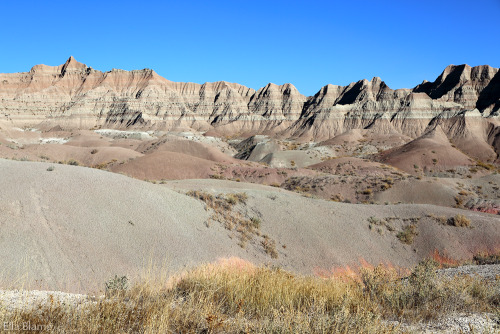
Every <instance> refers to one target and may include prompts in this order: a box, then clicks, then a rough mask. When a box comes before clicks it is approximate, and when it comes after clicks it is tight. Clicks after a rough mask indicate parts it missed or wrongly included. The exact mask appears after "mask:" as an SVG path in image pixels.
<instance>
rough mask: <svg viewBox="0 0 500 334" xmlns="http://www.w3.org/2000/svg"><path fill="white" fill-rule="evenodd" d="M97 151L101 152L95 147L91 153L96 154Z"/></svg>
mask: <svg viewBox="0 0 500 334" xmlns="http://www.w3.org/2000/svg"><path fill="white" fill-rule="evenodd" d="M97 152H99V151H98V150H97V149H95V148H94V149H93V150H92V151H90V154H96V153H97Z"/></svg>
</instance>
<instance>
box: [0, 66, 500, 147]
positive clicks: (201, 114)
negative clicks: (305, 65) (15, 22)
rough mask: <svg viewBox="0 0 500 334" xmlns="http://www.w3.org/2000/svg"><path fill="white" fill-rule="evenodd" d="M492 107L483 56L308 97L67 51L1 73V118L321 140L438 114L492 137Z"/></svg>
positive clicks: (498, 102) (498, 92) (449, 126)
mask: <svg viewBox="0 0 500 334" xmlns="http://www.w3.org/2000/svg"><path fill="white" fill-rule="evenodd" d="M499 109H500V74H499V69H497V68H492V67H490V66H487V65H485V66H477V67H470V66H468V65H459V66H453V65H450V66H448V67H447V68H446V69H445V70H444V71H443V73H442V74H441V75H440V76H439V77H438V78H437V79H436V80H435V81H434V82H426V81H424V82H423V83H422V84H420V85H418V86H417V87H415V88H413V89H398V90H393V89H391V88H389V87H388V86H387V85H386V84H385V83H384V82H383V81H382V80H381V79H380V78H377V77H375V78H373V79H372V80H370V81H368V80H366V79H365V80H360V81H358V82H355V83H352V84H350V85H348V86H335V85H327V86H324V87H323V88H321V89H320V91H319V92H318V93H317V94H315V95H314V96H310V97H306V96H304V95H302V94H300V93H299V92H298V90H297V89H296V88H295V87H294V86H293V85H292V84H284V85H281V86H278V85H274V84H271V83H270V84H268V85H266V86H265V87H263V88H261V89H259V90H258V91H255V90H254V89H252V88H248V87H245V86H242V85H239V84H236V83H228V82H224V81H221V82H213V83H205V84H196V83H181V82H172V81H169V80H167V79H165V78H163V77H161V76H159V75H158V74H156V73H155V72H154V71H153V70H150V69H144V70H136V71H123V70H111V71H108V72H101V71H97V70H94V69H92V68H91V67H88V66H86V65H85V64H82V63H79V62H77V61H76V60H75V59H74V58H73V57H70V58H69V59H68V60H67V61H66V63H65V64H63V65H60V66H46V65H37V66H34V67H33V68H32V69H31V71H30V72H26V73H13V74H0V113H1V114H0V120H1V119H3V120H5V119H7V120H10V121H12V122H14V123H15V124H17V125H31V126H34V125H36V124H38V123H40V122H46V123H47V124H53V123H54V124H56V123H57V124H60V125H62V126H68V127H84V128H91V127H95V126H106V127H115V128H124V127H125V128H126V127H142V128H149V129H161V130H169V129H179V128H192V129H195V130H200V131H209V130H211V131H215V132H218V133H220V134H225V135H235V134H256V133H263V134H278V135H281V136H287V137H300V138H302V139H312V140H324V139H328V138H331V137H334V136H336V135H338V134H340V133H343V132H345V131H348V130H351V129H358V128H365V129H366V128H368V129H374V130H375V131H378V132H382V133H392V132H397V133H401V134H404V135H407V136H410V137H413V138H416V137H418V136H420V135H421V134H423V133H424V132H425V131H426V129H427V128H428V127H429V126H430V125H432V124H435V123H440V124H441V123H442V124H441V125H442V128H443V129H444V130H445V131H447V135H450V136H453V137H458V138H461V137H464V138H465V137H468V136H470V135H471V134H470V133H469V132H471V131H472V130H470V129H469V126H468V124H472V125H473V128H474V129H475V130H476V131H477V130H478V129H479V130H480V133H474V135H475V136H476V137H477V136H479V137H481V138H483V137H484V138H483V139H484V140H486V141H488V140H489V141H491V138H490V137H489V136H490V135H489V134H488V133H498V132H499V131H498V130H496V128H497V115H498V113H499ZM490 144H491V143H490Z"/></svg>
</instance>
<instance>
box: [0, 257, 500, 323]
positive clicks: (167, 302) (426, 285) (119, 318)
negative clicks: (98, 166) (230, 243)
mask: <svg viewBox="0 0 500 334" xmlns="http://www.w3.org/2000/svg"><path fill="white" fill-rule="evenodd" d="M436 268H437V264H436V263H435V262H434V261H425V262H422V263H421V264H419V265H418V266H416V267H415V268H414V269H413V270H412V271H411V274H410V275H409V276H406V277H402V276H401V275H400V274H398V272H397V271H396V270H395V269H394V268H390V267H387V266H381V265H380V266H376V267H366V268H362V269H360V270H359V274H357V275H353V274H352V273H349V275H348V276H347V277H339V276H338V275H337V276H331V277H317V276H300V275H295V274H292V273H290V272H287V271H285V270H282V269H279V268H269V267H262V266H261V267H257V266H254V265H252V264H250V263H248V262H245V261H243V260H240V259H235V258H231V259H227V260H224V261H219V262H218V263H215V264H206V265H203V266H199V267H197V268H195V269H192V270H190V271H187V272H185V273H182V274H179V275H175V276H173V277H166V276H163V277H159V276H156V275H149V276H148V275H146V276H145V277H144V278H143V279H142V280H141V281H140V282H138V283H136V284H135V285H134V286H132V287H131V288H130V289H129V290H127V291H126V292H125V293H124V294H120V295H118V296H117V297H113V298H107V299H98V300H96V301H89V302H88V303H86V304H82V305H80V306H78V305H72V304H69V305H64V304H60V303H57V302H54V301H53V300H51V301H48V303H47V304H44V305H39V307H37V308H34V309H24V310H19V309H17V310H13V311H9V310H7V309H6V308H5V307H0V313H1V315H2V320H3V321H4V322H5V321H6V322H9V323H14V324H21V323H28V322H29V323H30V324H36V325H38V326H41V327H40V328H45V329H47V328H49V329H50V330H51V332H53V333H392V332H398V331H399V328H397V327H394V326H393V325H390V323H389V322H388V321H387V320H399V321H406V322H414V321H419V320H426V319H432V318H436V317H439V316H442V315H447V314H451V313H452V312H457V311H464V310H466V311H478V312H492V311H494V310H498V307H499V304H500V295H499V294H500V292H499V291H500V286H499V282H498V281H496V282H492V281H489V282H486V281H483V280H481V279H479V278H471V277H455V278H445V277H440V276H437V274H436V271H435V269H436ZM354 276H356V277H354ZM42 326H44V327H42ZM32 332H36V331H32Z"/></svg>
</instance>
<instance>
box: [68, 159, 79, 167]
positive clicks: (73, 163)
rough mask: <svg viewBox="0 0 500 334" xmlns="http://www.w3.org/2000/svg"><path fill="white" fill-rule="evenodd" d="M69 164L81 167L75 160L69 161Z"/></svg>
mask: <svg viewBox="0 0 500 334" xmlns="http://www.w3.org/2000/svg"><path fill="white" fill-rule="evenodd" d="M67 164H68V165H71V166H79V165H80V163H79V162H78V161H76V160H74V159H69V160H68V162H67Z"/></svg>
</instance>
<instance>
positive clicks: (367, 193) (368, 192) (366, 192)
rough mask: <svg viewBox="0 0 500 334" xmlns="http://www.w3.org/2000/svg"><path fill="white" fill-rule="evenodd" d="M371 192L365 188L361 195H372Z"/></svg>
mask: <svg viewBox="0 0 500 334" xmlns="http://www.w3.org/2000/svg"><path fill="white" fill-rule="evenodd" d="M372 192H373V190H372V189H370V188H366V189H365V190H363V192H362V194H363V195H371V194H372Z"/></svg>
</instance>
